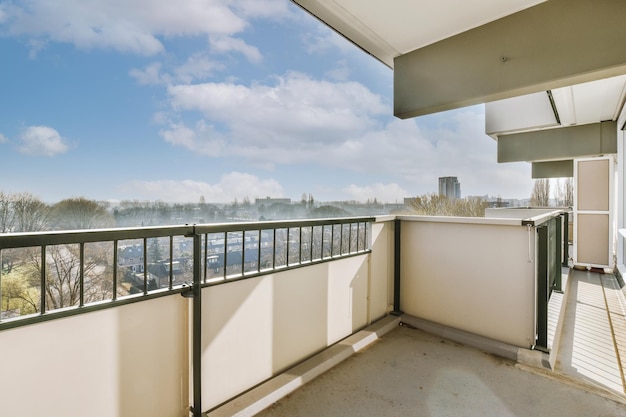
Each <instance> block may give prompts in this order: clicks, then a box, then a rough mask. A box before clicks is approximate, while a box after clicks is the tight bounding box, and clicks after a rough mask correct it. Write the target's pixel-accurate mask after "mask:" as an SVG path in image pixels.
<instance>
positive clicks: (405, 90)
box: [394, 0, 626, 119]
mask: <svg viewBox="0 0 626 417" xmlns="http://www.w3.org/2000/svg"><path fill="white" fill-rule="evenodd" d="M624 16H626V1H623V0H594V1H589V0H550V1H547V2H545V3H541V4H539V5H537V6H534V7H531V8H528V9H525V10H522V11H520V12H518V13H515V14H512V15H509V16H506V17H504V18H502V19H499V20H496V21H493V22H490V23H487V24H485V25H483V26H480V27H478V28H475V29H472V30H469V31H467V32H463V33H460V34H458V35H456V36H452V37H450V38H448V39H444V40H442V41H440V42H437V43H434V44H432V45H429V46H426V47H423V48H421V49H417V50H415V51H412V52H409V53H407V54H404V55H401V56H398V57H396V58H395V60H394V115H395V116H397V117H399V118H401V119H405V118H409V117H415V116H420V115H424V114H429V113H435V112H439V111H444V110H449V109H453V108H458V107H463V106H468V105H472V104H479V103H485V102H489V101H493V100H500V99H504V98H509V97H514V96H519V95H523V94H530V93H535V92H538V91H547V90H550V89H552V88H557V87H565V86H568V85H573V84H578V83H582V82H587V81H593V80H597V79H601V78H607V77H612V76H616V75H621V74H625V73H626V54H624V45H626V25H625V24H624V22H623V19H624Z"/></svg>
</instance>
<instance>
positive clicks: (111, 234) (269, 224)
mask: <svg viewBox="0 0 626 417" xmlns="http://www.w3.org/2000/svg"><path fill="white" fill-rule="evenodd" d="M374 221H376V217H374V216H357V217H336V218H322V219H295V220H280V221H273V220H272V221H254V222H232V223H231V222H229V223H202V224H185V225H172V226H147V227H145V226H142V227H122V228H106V229H83V230H51V231H40V232H17V233H0V249H10V248H11V249H12V248H25V247H31V246H41V245H63V244H72V243H92V242H104V241H109V240H130V239H141V238H153V237H167V236H172V235H175V236H184V235H190V234H193V233H194V232H195V233H219V232H233V231H250V230H265V229H281V228H287V227H311V226H321V225H323V224H325V225H331V224H345V223H356V222H374Z"/></svg>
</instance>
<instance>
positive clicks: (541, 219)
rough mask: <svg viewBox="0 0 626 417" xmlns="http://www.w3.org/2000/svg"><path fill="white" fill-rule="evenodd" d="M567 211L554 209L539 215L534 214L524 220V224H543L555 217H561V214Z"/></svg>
mask: <svg viewBox="0 0 626 417" xmlns="http://www.w3.org/2000/svg"><path fill="white" fill-rule="evenodd" d="M564 212H565V210H560V209H559V210H553V211H550V212H548V213H542V214H538V215H537V216H533V217H529V218H526V219H523V220H522V224H523V225H524V226H526V225H531V226H541V225H542V224H544V223H546V222H548V221H549V220H551V219H553V218H555V217H559V216H560V215H561V214H563V213H564Z"/></svg>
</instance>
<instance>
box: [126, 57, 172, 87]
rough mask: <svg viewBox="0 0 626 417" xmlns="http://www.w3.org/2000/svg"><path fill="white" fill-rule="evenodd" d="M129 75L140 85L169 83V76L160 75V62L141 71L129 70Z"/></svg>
mask: <svg viewBox="0 0 626 417" xmlns="http://www.w3.org/2000/svg"><path fill="white" fill-rule="evenodd" d="M129 74H130V76H131V77H133V78H134V79H135V80H137V82H138V83H139V84H140V85H149V84H169V83H170V82H171V77H170V76H169V75H167V74H162V73H161V63H160V62H153V63H151V64H148V65H146V66H145V67H144V69H142V70H140V69H137V68H133V69H131V70H130V72H129Z"/></svg>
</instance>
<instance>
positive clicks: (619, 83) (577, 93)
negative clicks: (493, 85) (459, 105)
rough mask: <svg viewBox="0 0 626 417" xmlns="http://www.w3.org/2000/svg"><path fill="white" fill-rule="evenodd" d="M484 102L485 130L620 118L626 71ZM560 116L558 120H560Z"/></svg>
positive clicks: (498, 131)
mask: <svg viewBox="0 0 626 417" xmlns="http://www.w3.org/2000/svg"><path fill="white" fill-rule="evenodd" d="M550 93H551V95H552V99H553V103H551V102H550V94H548V92H541V93H535V94H529V95H524V96H520V97H514V98H510V99H505V100H498V101H494V102H491V103H487V104H485V131H486V133H487V134H488V135H491V136H492V137H494V138H497V136H499V135H503V134H510V133H519V132H526V131H532V130H538V129H545V128H555V127H567V126H575V125H586V124H591V123H599V122H603V121H608V120H612V121H617V119H618V117H619V115H620V112H621V111H622V108H623V106H624V101H625V99H626V75H620V76H617V77H611V78H606V79H602V80H597V81H591V82H586V83H581V84H576V85H572V86H568V87H563V88H556V89H553V90H551V91H550ZM557 116H558V121H557Z"/></svg>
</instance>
